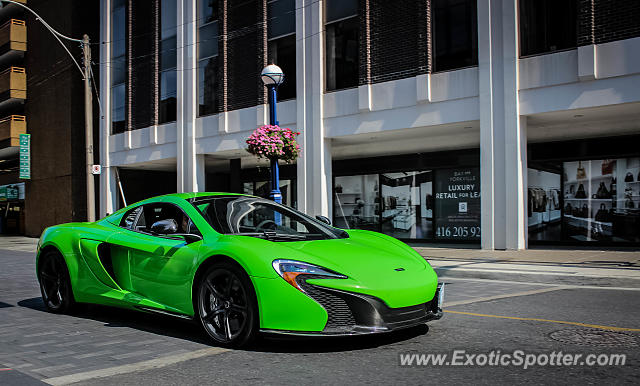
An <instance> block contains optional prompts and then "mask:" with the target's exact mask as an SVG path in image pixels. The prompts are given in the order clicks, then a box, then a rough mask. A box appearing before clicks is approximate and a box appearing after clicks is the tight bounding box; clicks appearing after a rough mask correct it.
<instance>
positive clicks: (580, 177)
mask: <svg viewBox="0 0 640 386" xmlns="http://www.w3.org/2000/svg"><path fill="white" fill-rule="evenodd" d="M586 178H587V172H586V171H585V170H584V167H583V166H582V161H578V171H577V172H576V180H584V179H586Z"/></svg>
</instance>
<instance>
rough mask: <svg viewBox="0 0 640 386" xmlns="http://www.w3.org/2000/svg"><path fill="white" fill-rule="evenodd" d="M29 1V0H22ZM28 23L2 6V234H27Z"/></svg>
mask: <svg viewBox="0 0 640 386" xmlns="http://www.w3.org/2000/svg"><path fill="white" fill-rule="evenodd" d="M21 3H26V0H23V1H21ZM26 53H27V26H26V22H25V13H24V11H23V10H22V9H21V8H20V6H18V5H14V4H10V5H7V6H3V7H2V8H0V117H2V118H0V233H24V228H25V210H24V209H25V205H24V199H25V184H24V180H22V179H20V178H19V169H20V157H19V148H20V134H27V119H26V116H25V112H24V104H25V101H26V99H27V74H26V71H25V55H26Z"/></svg>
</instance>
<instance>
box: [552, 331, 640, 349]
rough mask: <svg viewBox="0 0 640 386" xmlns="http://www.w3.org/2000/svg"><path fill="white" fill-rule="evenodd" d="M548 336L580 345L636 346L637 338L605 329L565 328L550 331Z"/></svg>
mask: <svg viewBox="0 0 640 386" xmlns="http://www.w3.org/2000/svg"><path fill="white" fill-rule="evenodd" d="M549 337H550V338H551V339H553V340H556V341H558V342H562V343H571V344H577V345H580V346H603V347H620V346H624V347H629V346H631V347H636V346H638V340H637V339H636V337H635V336H633V335H628V334H624V333H621V332H615V331H606V330H589V329H579V328H576V329H566V330H558V331H555V332H552V333H551V334H549Z"/></svg>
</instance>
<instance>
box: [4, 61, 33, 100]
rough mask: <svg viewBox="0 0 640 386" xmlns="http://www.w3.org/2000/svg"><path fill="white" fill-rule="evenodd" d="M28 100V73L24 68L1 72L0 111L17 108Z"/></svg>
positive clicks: (13, 68)
mask: <svg viewBox="0 0 640 386" xmlns="http://www.w3.org/2000/svg"><path fill="white" fill-rule="evenodd" d="M25 99H27V73H26V72H25V70H24V68H22V67H9V68H8V69H6V70H4V71H2V72H0V109H4V108H10V107H16V106H18V105H21V104H23V103H24V100H25Z"/></svg>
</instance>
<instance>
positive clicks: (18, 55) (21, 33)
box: [0, 19, 27, 66]
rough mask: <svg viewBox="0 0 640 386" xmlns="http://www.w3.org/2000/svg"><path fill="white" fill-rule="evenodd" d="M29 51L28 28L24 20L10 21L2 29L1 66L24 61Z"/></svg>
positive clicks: (0, 39) (0, 35)
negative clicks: (25, 54)
mask: <svg viewBox="0 0 640 386" xmlns="http://www.w3.org/2000/svg"><path fill="white" fill-rule="evenodd" d="M26 51H27V26H26V24H25V22H24V21H23V20H18V19H10V20H9V21H7V22H6V23H4V24H3V25H2V27H0V66H5V65H7V64H11V63H15V62H16V61H19V60H22V58H23V57H24V53H25V52H26Z"/></svg>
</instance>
